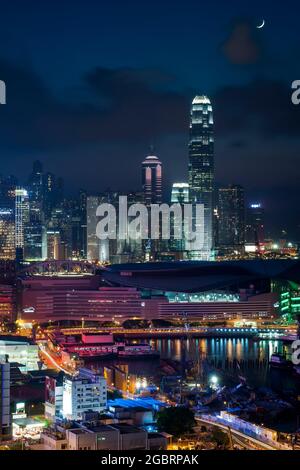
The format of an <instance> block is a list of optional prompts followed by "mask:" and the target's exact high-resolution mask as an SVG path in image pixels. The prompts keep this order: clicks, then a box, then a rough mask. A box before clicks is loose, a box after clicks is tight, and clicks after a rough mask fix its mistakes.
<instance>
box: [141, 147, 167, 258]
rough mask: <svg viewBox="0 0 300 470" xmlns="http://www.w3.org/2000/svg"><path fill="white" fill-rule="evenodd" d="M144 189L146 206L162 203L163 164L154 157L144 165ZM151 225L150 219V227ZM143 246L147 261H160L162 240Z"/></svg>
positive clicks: (149, 157) (162, 247)
mask: <svg viewBox="0 0 300 470" xmlns="http://www.w3.org/2000/svg"><path fill="white" fill-rule="evenodd" d="M142 188H143V195H144V204H146V206H148V207H150V205H151V204H161V203H162V164H161V162H160V160H159V159H158V158H157V157H156V156H154V155H149V156H148V157H146V158H145V160H144V161H143V163H142ZM150 224H151V221H150V218H149V227H150ZM143 245H144V253H145V260H146V261H149V260H151V259H158V257H159V254H160V253H161V252H162V251H163V250H164V246H163V245H164V244H163V243H162V240H151V239H149V240H147V241H145V242H144V243H143Z"/></svg>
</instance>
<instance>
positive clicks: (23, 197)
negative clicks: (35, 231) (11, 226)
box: [15, 187, 29, 253]
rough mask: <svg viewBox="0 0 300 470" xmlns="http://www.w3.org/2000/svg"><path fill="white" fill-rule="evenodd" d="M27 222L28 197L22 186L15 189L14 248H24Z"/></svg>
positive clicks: (23, 249)
mask: <svg viewBox="0 0 300 470" xmlns="http://www.w3.org/2000/svg"><path fill="white" fill-rule="evenodd" d="M28 223H29V197H28V192H27V190H26V189H24V188H20V187H17V188H16V189H15V246H16V250H22V251H23V253H24V251H26V250H25V244H26V240H25V235H26V232H27V228H28Z"/></svg>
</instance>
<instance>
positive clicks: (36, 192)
mask: <svg viewBox="0 0 300 470" xmlns="http://www.w3.org/2000/svg"><path fill="white" fill-rule="evenodd" d="M28 196H29V202H30V207H29V220H28V225H27V228H26V240H25V248H24V258H25V259H26V260H29V261H31V260H41V259H44V258H45V256H46V236H45V226H44V211H43V205H44V196H45V191H44V178H43V167H42V164H41V162H39V161H36V162H34V164H33V169H32V173H31V174H30V176H29V179H28Z"/></svg>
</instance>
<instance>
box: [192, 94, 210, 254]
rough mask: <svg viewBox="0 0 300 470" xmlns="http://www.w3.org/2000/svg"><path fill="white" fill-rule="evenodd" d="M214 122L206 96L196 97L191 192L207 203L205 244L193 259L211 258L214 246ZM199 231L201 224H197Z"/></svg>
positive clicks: (194, 252) (197, 202)
mask: <svg viewBox="0 0 300 470" xmlns="http://www.w3.org/2000/svg"><path fill="white" fill-rule="evenodd" d="M213 129H214V121H213V110H212V105H211V102H210V100H209V98H208V97H207V96H195V98H194V100H193V102H192V107H191V114H190V139H189V195H190V202H191V203H193V204H203V206H204V227H203V230H204V243H203V247H202V249H200V250H197V251H192V252H191V253H190V257H191V258H192V259H200V260H209V259H210V258H211V256H212V249H213V185H214V130H213ZM194 229H195V230H200V227H196V226H195V227H194Z"/></svg>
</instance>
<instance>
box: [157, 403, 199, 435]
mask: <svg viewBox="0 0 300 470" xmlns="http://www.w3.org/2000/svg"><path fill="white" fill-rule="evenodd" d="M195 424H196V423H195V419H194V413H193V411H192V410H189V409H188V408H183V407H179V406H177V407H172V408H164V409H163V410H161V411H159V412H158V415H157V427H158V430H159V431H164V432H167V433H169V434H172V435H173V436H175V437H178V436H180V435H183V434H187V433H191V432H192V430H193V427H194V426H195Z"/></svg>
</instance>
